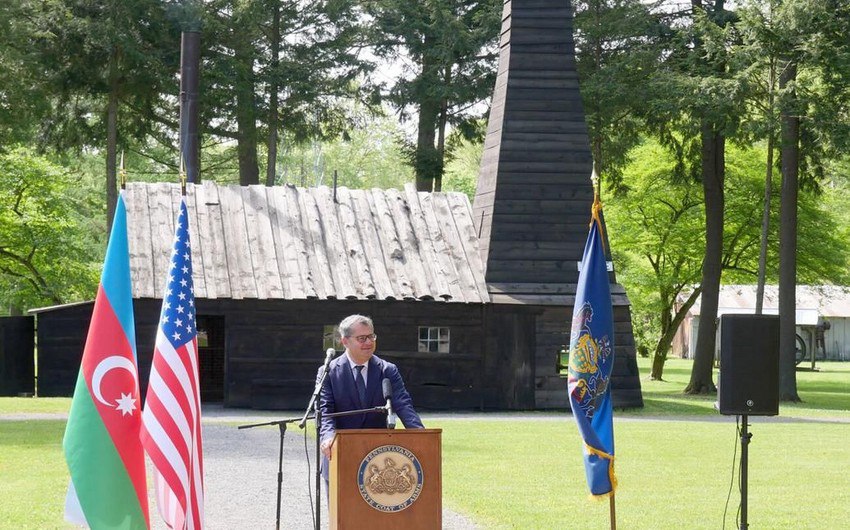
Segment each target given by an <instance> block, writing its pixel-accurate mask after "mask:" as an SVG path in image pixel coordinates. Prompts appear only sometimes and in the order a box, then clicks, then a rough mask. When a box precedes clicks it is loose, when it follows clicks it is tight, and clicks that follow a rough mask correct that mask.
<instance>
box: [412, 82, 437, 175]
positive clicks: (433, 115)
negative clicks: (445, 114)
mask: <svg viewBox="0 0 850 530" xmlns="http://www.w3.org/2000/svg"><path fill="white" fill-rule="evenodd" d="M439 112H440V103H439V102H438V101H435V100H433V99H429V98H426V99H424V100H423V101H422V102H420V104H419V132H418V134H417V137H416V161H415V167H414V170H415V172H416V189H417V190H418V191H433V189H434V181H435V179H436V178H437V177H438V176H439V172H438V171H437V170H436V166H437V161H438V158H439V154H438V153H437V149H436V148H435V147H434V140H435V136H436V124H437V117H438V115H439Z"/></svg>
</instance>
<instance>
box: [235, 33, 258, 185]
mask: <svg viewBox="0 0 850 530" xmlns="http://www.w3.org/2000/svg"><path fill="white" fill-rule="evenodd" d="M234 55H235V58H236V61H237V64H238V65H239V71H240V74H241V75H240V76H239V77H240V79H237V80H236V81H235V83H234V88H235V89H236V90H235V92H236V127H237V133H236V141H237V146H236V151H237V154H238V156H239V184H240V185H242V186H248V185H250V184H259V183H260V167H259V164H258V162H257V119H256V106H255V93H254V56H253V53H252V51H251V43H250V42H239V43H238V45H236V46H235V47H234Z"/></svg>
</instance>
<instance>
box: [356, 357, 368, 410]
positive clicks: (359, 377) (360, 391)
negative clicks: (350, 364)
mask: <svg viewBox="0 0 850 530" xmlns="http://www.w3.org/2000/svg"><path fill="white" fill-rule="evenodd" d="M364 368H366V367H365V366H355V367H354V369H355V370H357V374H356V375H355V376H354V386H356V387H357V395H358V396H359V397H360V408H365V407H366V381H365V380H364V379H363V369H364Z"/></svg>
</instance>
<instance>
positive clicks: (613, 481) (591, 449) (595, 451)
mask: <svg viewBox="0 0 850 530" xmlns="http://www.w3.org/2000/svg"><path fill="white" fill-rule="evenodd" d="M584 449H585V450H586V451H587V452H588V454H591V455H596V456H598V457H599V458H604V459H605V460H608V462H610V463H609V464H608V480H610V481H611V492H610V493H605V494H603V495H591V497H592V498H598V499H603V498H605V497H607V496H609V495H614V490H616V489H617V475H616V474H614V456H613V455H609V454H608V453H606V452H605V451H600V450H599V449H597V448H595V447H592V446H590V445H588V444H584Z"/></svg>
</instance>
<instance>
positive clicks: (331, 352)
mask: <svg viewBox="0 0 850 530" xmlns="http://www.w3.org/2000/svg"><path fill="white" fill-rule="evenodd" d="M334 355H336V350H334V349H333V348H328V350H327V351H326V352H325V364H324V368H323V370H324V371H325V372H327V371H328V367H329V366H330V364H331V360H332V359H333V358H334Z"/></svg>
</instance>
